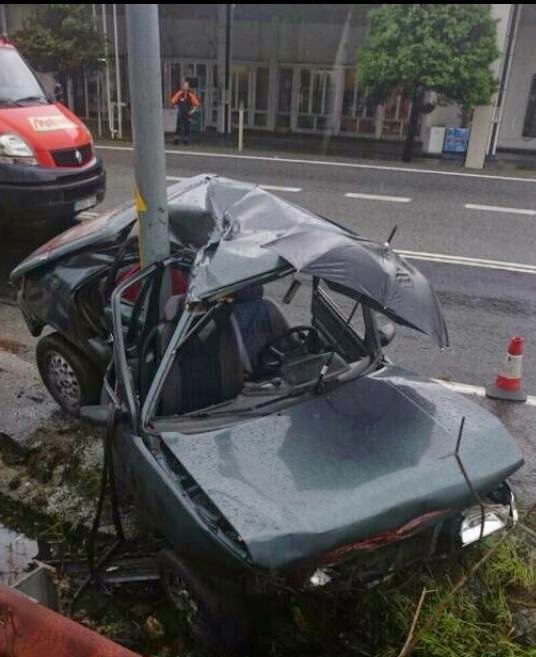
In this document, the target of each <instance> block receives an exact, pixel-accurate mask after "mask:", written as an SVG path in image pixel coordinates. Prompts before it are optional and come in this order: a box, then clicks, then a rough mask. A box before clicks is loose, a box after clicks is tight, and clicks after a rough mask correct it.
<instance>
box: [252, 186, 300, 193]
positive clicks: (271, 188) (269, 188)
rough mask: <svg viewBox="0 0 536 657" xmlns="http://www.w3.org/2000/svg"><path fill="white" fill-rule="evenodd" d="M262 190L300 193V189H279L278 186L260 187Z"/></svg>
mask: <svg viewBox="0 0 536 657" xmlns="http://www.w3.org/2000/svg"><path fill="white" fill-rule="evenodd" d="M260 187H262V188H263V189H266V190H268V191H272V192H301V190H302V188H301V187H279V186H278V185H260Z"/></svg>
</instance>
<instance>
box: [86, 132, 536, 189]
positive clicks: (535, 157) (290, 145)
mask: <svg viewBox="0 0 536 657" xmlns="http://www.w3.org/2000/svg"><path fill="white" fill-rule="evenodd" d="M93 134H95V131H94V133H93ZM165 140H166V148H167V149H170V150H183V149H184V150H185V151H189V150H190V151H196V152H206V153H207V154H208V153H225V154H236V155H238V154H239V153H238V147H237V144H238V134H237V131H236V130H234V131H233V133H232V134H231V135H229V136H224V135H220V134H218V133H216V132H215V131H212V130H210V131H207V132H204V133H201V134H199V133H198V134H193V135H192V141H191V144H190V145H189V146H184V145H182V144H179V145H178V146H175V145H174V144H173V135H172V134H170V133H167V134H166V137H165ZM99 143H100V144H102V145H107V146H113V145H115V146H121V145H123V146H131V145H132V144H131V139H130V135H128V136H126V138H125V139H123V140H122V141H119V140H110V139H99V140H97V144H99ZM402 149H403V143H402V142H398V141H388V140H376V139H365V138H355V137H340V136H337V137H330V136H321V135H301V134H300V135H296V134H284V135H278V134H274V133H266V132H262V131H251V130H248V131H246V132H245V133H244V150H243V151H242V153H241V155H244V156H248V155H250V156H257V157H270V158H277V157H292V158H299V159H313V160H317V159H318V158H319V157H321V158H322V159H325V160H329V161H334V162H337V161H340V162H355V163H362V164H366V163H367V162H370V163H376V164H381V165H390V166H396V167H401V168H422V169H439V170H445V171H460V172H467V173H480V174H489V175H507V176H514V177H523V178H534V177H536V153H535V154H512V153H498V154H497V157H496V159H495V160H494V161H490V162H488V163H487V164H486V168H485V169H484V170H480V169H466V168H464V166H463V159H462V158H460V157H457V156H453V157H449V156H443V157H437V156H431V155H426V154H423V153H422V150H421V145H420V144H418V143H417V144H415V155H414V159H413V160H412V162H402V160H401V156H402Z"/></svg>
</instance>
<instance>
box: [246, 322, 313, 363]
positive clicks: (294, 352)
mask: <svg viewBox="0 0 536 657" xmlns="http://www.w3.org/2000/svg"><path fill="white" fill-rule="evenodd" d="M321 349H322V339H321V338H320V335H319V333H318V331H317V330H316V329H315V328H314V327H313V326H306V325H303V326H293V327H292V328H290V329H289V330H288V331H285V333H283V334H281V335H279V336H278V337H277V338H275V340H272V341H271V342H269V343H268V344H267V345H265V346H264V347H263V349H262V350H261V352H260V353H259V365H260V366H261V368H262V369H263V370H267V371H270V372H274V371H278V370H279V369H280V368H281V366H282V365H284V364H285V363H286V362H287V361H288V360H289V359H290V358H293V357H296V356H307V355H308V354H311V353H313V354H314V353H319V352H320V350H321Z"/></svg>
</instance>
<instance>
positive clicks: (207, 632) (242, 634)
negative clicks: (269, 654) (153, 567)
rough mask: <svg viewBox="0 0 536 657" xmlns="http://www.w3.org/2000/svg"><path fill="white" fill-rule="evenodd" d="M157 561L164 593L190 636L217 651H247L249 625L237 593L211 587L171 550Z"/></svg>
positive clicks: (231, 652) (162, 554) (165, 552)
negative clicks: (217, 590)
mask: <svg viewBox="0 0 536 657" xmlns="http://www.w3.org/2000/svg"><path fill="white" fill-rule="evenodd" d="M158 561H159V566H160V578H161V582H162V586H163V589H164V591H165V593H166V596H167V598H168V600H169V602H170V603H171V605H172V607H173V608H174V610H175V611H176V612H177V614H178V615H179V616H180V618H181V620H182V621H183V622H184V623H185V625H186V626H187V629H188V631H189V633H190V634H191V636H192V638H193V639H194V640H196V641H201V642H202V643H203V644H204V645H205V646H206V647H207V648H208V649H209V650H211V651H214V652H217V653H218V654H221V653H223V654H234V655H244V654H247V652H248V650H249V648H250V641H249V635H250V628H249V622H248V619H247V615H246V610H245V605H244V604H243V601H242V600H241V599H240V598H239V596H238V595H235V594H232V593H231V594H230V593H229V591H228V590H227V589H226V590H225V591H223V590H222V591H221V593H218V592H216V591H214V589H213V588H212V587H211V586H210V585H209V584H208V583H207V582H205V581H204V580H203V579H201V578H200V577H199V575H198V574H197V573H195V572H194V571H193V570H192V568H191V567H190V566H189V565H188V564H187V563H186V562H185V561H184V560H183V559H182V558H180V557H178V556H177V555H176V554H175V552H173V551H172V550H162V551H161V552H160V553H159V555H158Z"/></svg>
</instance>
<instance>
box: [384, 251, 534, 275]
mask: <svg viewBox="0 0 536 657" xmlns="http://www.w3.org/2000/svg"><path fill="white" fill-rule="evenodd" d="M395 251H396V252H397V253H399V254H400V255H401V256H404V258H408V259H410V260H425V261H427V262H440V263H445V264H450V265H461V266H464V267H481V268H483V269H499V270H501V271H515V272H520V273H522V274H536V266H535V265H525V264H523V263H521V262H506V261H504V260H487V259H485V258H468V257H466V256H453V255H447V254H445V253H427V252H426V251H404V250H403V249H395Z"/></svg>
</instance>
